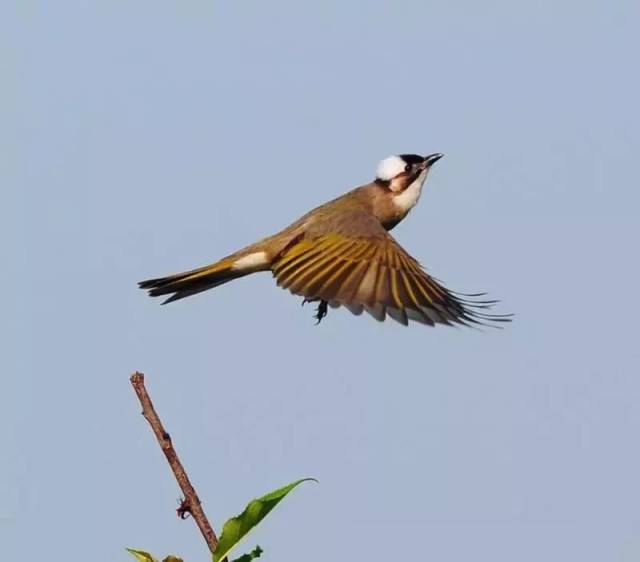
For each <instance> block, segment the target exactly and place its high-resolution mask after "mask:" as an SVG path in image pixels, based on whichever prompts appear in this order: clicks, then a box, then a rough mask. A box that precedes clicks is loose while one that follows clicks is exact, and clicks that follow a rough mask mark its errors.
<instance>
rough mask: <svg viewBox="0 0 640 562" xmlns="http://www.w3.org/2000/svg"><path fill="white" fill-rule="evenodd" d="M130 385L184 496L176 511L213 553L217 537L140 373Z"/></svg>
mask: <svg viewBox="0 0 640 562" xmlns="http://www.w3.org/2000/svg"><path fill="white" fill-rule="evenodd" d="M130 380H131V385H132V386H133V389H134V390H135V392H136V395H137V396H138V400H140V404H141V405H142V415H143V416H144V418H145V419H146V420H147V421H148V422H149V425H150V426H151V429H152V430H153V433H154V434H155V436H156V439H157V440H158V443H159V444H160V448H161V449H162V452H163V453H164V456H165V457H166V458H167V462H168V463H169V466H170V467H171V470H172V471H173V475H174V476H175V477H176V480H177V482H178V486H180V489H181V490H182V493H183V494H184V498H185V499H184V500H183V502H182V504H181V506H180V508H179V509H178V514H179V515H180V516H181V517H182V518H184V514H186V513H190V514H191V515H192V516H193V519H194V520H195V522H196V524H197V525H198V528H199V529H200V532H201V533H202V536H203V537H204V540H205V542H206V543H207V546H208V547H209V550H210V551H211V552H212V553H213V551H214V550H215V549H216V546H218V537H217V536H216V533H215V531H214V530H213V528H212V527H211V524H210V523H209V520H208V519H207V516H206V515H205V514H204V511H203V509H202V505H201V503H200V498H199V497H198V494H197V493H196V491H195V489H194V488H193V486H192V485H191V482H190V481H189V477H188V476H187V472H186V471H185V469H184V467H183V466H182V463H181V462H180V459H179V458H178V453H176V450H175V449H174V448H173V443H172V442H171V437H170V436H169V434H168V433H167V432H166V430H165V429H164V426H163V425H162V422H161V421H160V417H159V416H158V413H157V412H156V410H155V408H154V407H153V402H151V398H150V397H149V393H148V392H147V389H146V387H145V385H144V375H143V374H142V373H138V372H136V373H134V374H133V375H131V379H130Z"/></svg>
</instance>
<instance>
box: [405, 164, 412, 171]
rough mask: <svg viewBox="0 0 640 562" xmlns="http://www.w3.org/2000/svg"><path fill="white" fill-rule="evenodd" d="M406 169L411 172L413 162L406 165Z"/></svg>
mask: <svg viewBox="0 0 640 562" xmlns="http://www.w3.org/2000/svg"><path fill="white" fill-rule="evenodd" d="M404 171H405V172H410V171H411V164H407V165H406V166H405V167H404Z"/></svg>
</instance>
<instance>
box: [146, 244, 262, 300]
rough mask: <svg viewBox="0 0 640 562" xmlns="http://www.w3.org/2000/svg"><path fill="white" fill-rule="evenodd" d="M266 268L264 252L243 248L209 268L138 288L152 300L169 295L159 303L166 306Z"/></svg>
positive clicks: (161, 278)
mask: <svg viewBox="0 0 640 562" xmlns="http://www.w3.org/2000/svg"><path fill="white" fill-rule="evenodd" d="M269 265H270V262H269V260H268V257H267V254H266V252H263V251H257V250H254V249H252V248H247V249H246V250H241V251H240V252H237V253H236V254H233V255H231V256H229V257H226V258H223V259H221V260H220V261H218V262H216V263H213V264H211V265H205V266H204V267H200V268H198V269H192V270H191V271H184V272H182V273H176V274H174V275H169V276H167V277H159V278H157V279H147V280H146V281H140V282H139V283H138V286H139V287H140V288H141V289H147V290H148V291H149V295H150V296H152V297H159V296H162V295H171V296H170V297H169V298H168V299H166V300H165V301H164V302H163V303H162V304H167V303H170V302H173V301H177V300H180V299H183V298H185V297H190V296H191V295H195V294H196V293H201V292H202V291H206V290H208V289H213V288H214V287H217V286H218V285H222V284H223V283H227V282H228V281H232V280H233V279H238V278H239V277H244V276H245V275H249V274H250V273H255V272H256V271H264V270H267V269H269Z"/></svg>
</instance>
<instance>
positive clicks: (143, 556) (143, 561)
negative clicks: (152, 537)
mask: <svg viewBox="0 0 640 562" xmlns="http://www.w3.org/2000/svg"><path fill="white" fill-rule="evenodd" d="M127 552H130V553H131V554H133V557H134V558H135V559H136V560H137V561H138V562H158V561H157V560H156V559H155V558H154V557H153V556H151V554H149V553H148V552H144V551H143V550H134V549H133V548H127Z"/></svg>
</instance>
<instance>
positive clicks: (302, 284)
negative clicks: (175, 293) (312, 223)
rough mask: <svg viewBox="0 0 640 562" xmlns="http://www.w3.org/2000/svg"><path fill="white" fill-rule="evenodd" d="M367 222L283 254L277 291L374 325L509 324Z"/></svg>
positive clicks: (313, 238) (309, 239) (364, 219)
mask: <svg viewBox="0 0 640 562" xmlns="http://www.w3.org/2000/svg"><path fill="white" fill-rule="evenodd" d="M371 217H373V216H372V215H371ZM371 217H369V216H358V217H357V219H358V220H352V221H351V222H350V225H351V226H344V225H343V226H342V228H341V229H340V233H339V234H338V233H336V232H332V233H330V234H319V235H318V234H316V235H315V236H308V237H303V238H302V239H301V240H299V241H297V242H296V243H295V244H293V245H292V247H291V248H287V250H286V251H285V252H284V254H283V255H282V256H280V257H279V258H278V259H276V260H274V263H273V264H272V271H273V275H274V277H275V278H276V280H277V282H278V285H280V286H281V287H284V288H286V289H289V290H290V291H291V292H292V293H294V294H297V295H300V296H303V297H305V298H306V299H309V300H313V299H322V300H325V301H327V302H329V303H331V306H344V307H346V308H347V309H348V310H350V311H351V312H352V313H353V314H361V313H362V312H363V311H364V310H366V311H367V312H368V313H369V314H370V315H371V316H373V317H374V318H375V319H376V320H379V321H383V320H384V319H385V317H386V316H387V315H388V316H390V317H391V318H393V319H394V320H396V321H397V322H400V323H401V324H404V325H407V324H408V323H409V320H413V321H416V322H420V323H422V324H426V325H429V326H433V325H434V324H436V323H439V324H463V325H467V326H468V325H470V324H488V323H491V322H503V321H509V320H510V319H509V318H507V317H501V316H497V315H492V314H488V313H486V312H481V311H479V309H486V308H488V307H490V306H491V305H492V304H494V303H493V302H491V301H478V300H474V299H473V297H477V296H480V295H460V294H457V293H453V292H452V291H449V290H448V289H446V288H445V287H444V286H443V285H441V284H440V283H439V282H438V281H436V280H435V279H434V278H433V277H431V276H430V275H429V274H428V273H427V272H426V271H425V270H424V269H422V267H420V264H419V263H418V262H417V261H416V260H415V259H414V258H413V257H411V256H410V255H409V254H407V253H406V252H405V250H403V249H402V247H401V246H400V245H399V244H398V243H397V242H396V241H395V240H394V239H393V238H392V237H391V236H390V235H389V234H388V233H387V232H386V231H385V230H384V228H383V227H382V226H381V225H380V223H379V222H377V219H375V217H373V219H374V222H372V221H371V220H370V219H371ZM352 218H353V216H352Z"/></svg>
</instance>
